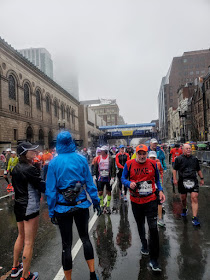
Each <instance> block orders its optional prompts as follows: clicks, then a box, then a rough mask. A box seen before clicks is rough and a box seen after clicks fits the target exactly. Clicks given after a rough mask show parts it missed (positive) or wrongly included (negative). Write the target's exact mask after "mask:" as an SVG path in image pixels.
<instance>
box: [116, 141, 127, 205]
mask: <svg viewBox="0 0 210 280" xmlns="http://www.w3.org/2000/svg"><path fill="white" fill-rule="evenodd" d="M129 159H130V157H129V154H128V153H125V146H124V145H120V146H119V153H117V154H116V158H115V161H116V165H117V167H118V173H117V177H118V180H119V189H120V192H121V198H123V197H124V201H128V200H127V197H126V194H127V188H124V196H123V192H122V182H121V177H122V172H123V168H124V165H125V163H126V162H127V161H128V160H129Z"/></svg>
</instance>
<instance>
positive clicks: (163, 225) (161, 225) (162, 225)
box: [157, 219, 166, 227]
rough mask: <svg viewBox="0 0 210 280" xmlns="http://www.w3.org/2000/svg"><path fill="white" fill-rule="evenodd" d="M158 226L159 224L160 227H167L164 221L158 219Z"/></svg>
mask: <svg viewBox="0 0 210 280" xmlns="http://www.w3.org/2000/svg"><path fill="white" fill-rule="evenodd" d="M157 224H158V225H159V226H160V227H165V226H166V224H165V223H164V221H163V219H158V221H157Z"/></svg>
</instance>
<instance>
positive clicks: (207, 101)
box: [207, 99, 209, 109]
mask: <svg viewBox="0 0 210 280" xmlns="http://www.w3.org/2000/svg"><path fill="white" fill-rule="evenodd" d="M207 109H209V99H207Z"/></svg>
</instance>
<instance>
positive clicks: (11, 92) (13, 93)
mask: <svg viewBox="0 0 210 280" xmlns="http://www.w3.org/2000/svg"><path fill="white" fill-rule="evenodd" d="M9 98H11V99H14V100H16V83H15V78H14V77H13V76H12V75H9Z"/></svg>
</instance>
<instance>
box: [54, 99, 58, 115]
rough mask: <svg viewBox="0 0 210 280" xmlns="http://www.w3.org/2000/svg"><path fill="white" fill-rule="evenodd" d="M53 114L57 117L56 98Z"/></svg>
mask: <svg viewBox="0 0 210 280" xmlns="http://www.w3.org/2000/svg"><path fill="white" fill-rule="evenodd" d="M54 115H55V117H58V103H57V100H55V101H54Z"/></svg>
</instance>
